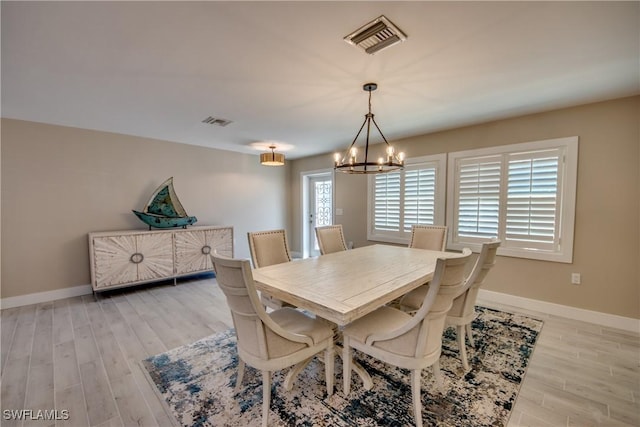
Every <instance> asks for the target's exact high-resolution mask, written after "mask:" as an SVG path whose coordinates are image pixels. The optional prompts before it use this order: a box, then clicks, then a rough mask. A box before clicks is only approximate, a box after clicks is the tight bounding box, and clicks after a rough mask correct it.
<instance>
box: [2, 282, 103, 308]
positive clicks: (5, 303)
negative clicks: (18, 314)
mask: <svg viewBox="0 0 640 427" xmlns="http://www.w3.org/2000/svg"><path fill="white" fill-rule="evenodd" d="M91 293H93V289H92V288H91V285H80V286H74V287H72V288H64V289H56V290H55V291H47V292H36V293H34V294H27V295H19V296H17V297H8V298H2V299H0V308H13V307H21V306H23V305H30V304H39V303H41V302H47V301H55V300H57V299H63V298H71V297H77V296H80V295H89V294H91Z"/></svg>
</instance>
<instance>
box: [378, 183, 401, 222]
mask: <svg viewBox="0 0 640 427" xmlns="http://www.w3.org/2000/svg"><path fill="white" fill-rule="evenodd" d="M374 218H375V219H374V227H375V229H376V230H382V231H398V230H400V172H390V173H384V174H380V175H375V201H374Z"/></svg>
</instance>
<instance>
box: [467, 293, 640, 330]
mask: <svg viewBox="0 0 640 427" xmlns="http://www.w3.org/2000/svg"><path fill="white" fill-rule="evenodd" d="M478 299H479V300H480V302H482V301H487V302H489V303H490V302H495V303H499V304H506V305H511V306H513V307H517V308H523V309H527V310H533V311H539V312H541V313H545V314H552V315H554V316H559V317H565V318H568V319H573V320H580V321H583V322H589V323H595V324H598V325H602V326H607V327H610V328H616V329H622V330H625V331H629V332H634V333H637V334H640V319H633V318H631V317H623V316H617V315H615V314H608V313H601V312H599V311H591V310H585V309H582V308H576V307H570V306H567V305H560V304H554V303H551V302H546V301H540V300H535V299H530V298H524V297H518V296H515V295H509V294H503V293H500V292H493V291H487V290H485V289H480V292H479V293H478Z"/></svg>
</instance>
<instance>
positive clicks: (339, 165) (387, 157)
mask: <svg viewBox="0 0 640 427" xmlns="http://www.w3.org/2000/svg"><path fill="white" fill-rule="evenodd" d="M377 88H378V85H377V84H375V83H367V84H365V85H364V86H362V89H363V90H365V91H367V92H369V112H368V113H367V114H365V116H364V122H363V123H362V126H360V130H359V131H358V134H357V135H356V137H355V138H353V142H352V143H351V145H350V146H349V148H348V149H347V151H346V152H345V153H344V155H341V154H340V153H335V154H334V161H335V163H334V169H335V170H337V171H340V172H344V173H350V174H373V173H386V172H392V171H394V170H399V169H404V153H398V154H396V153H395V149H394V148H393V147H392V146H391V144H389V142H388V141H387V138H385V137H384V135H383V134H382V131H381V130H380V127H379V126H378V124H377V123H376V120H375V119H374V118H373V113H371V92H373V91H374V90H376V89H377ZM371 122H373V124H374V125H375V127H376V129H378V133H380V136H381V137H382V139H383V140H384V143H385V144H386V150H385V153H384V156H381V157H378V161H377V162H370V161H369V134H370V132H371ZM365 125H366V126H367V139H366V143H365V147H364V159H363V161H358V149H357V147H356V146H355V143H356V141H357V140H358V137H359V136H360V133H362V129H364V127H365ZM372 157H373V156H372Z"/></svg>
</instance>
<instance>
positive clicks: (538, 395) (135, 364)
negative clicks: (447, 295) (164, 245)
mask: <svg viewBox="0 0 640 427" xmlns="http://www.w3.org/2000/svg"><path fill="white" fill-rule="evenodd" d="M484 305H487V306H492V307H496V308H500V309H503V310H507V311H513V312H522V313H524V314H528V315H531V316H533V317H537V318H541V319H543V320H544V322H545V324H544V327H543V331H542V334H541V335H540V338H539V340H538V344H537V345H536V348H535V351H534V354H533V356H532V359H531V363H530V365H529V369H528V372H527V375H526V378H525V381H524V383H523V385H522V388H521V391H520V394H519V397H518V400H517V404H516V406H515V408H514V410H513V413H512V416H511V419H510V422H509V426H539V427H545V426H592V425H593V426H596V425H604V426H640V337H639V336H638V335H637V334H632V333H628V332H624V331H620V330H614V329H610V328H605V327H601V326H598V325H594V324H590V323H584V322H578V321H573V320H567V319H563V318H559V317H555V316H548V315H544V314H541V313H536V312H524V311H523V310H519V309H515V308H511V307H505V306H498V305H493V304H489V303H486V302H485V304H484ZM1 314H2V317H1V319H2V323H1V326H2V330H1V338H2V341H1V344H0V345H1V346H0V350H1V352H0V357H1V358H0V362H1V363H2V365H1V367H0V369H1V371H2V379H1V392H2V395H1V398H2V403H1V408H2V410H3V411H2V419H0V424H1V425H2V426H31V425H38V426H54V425H56V426H104V427H107V426H125V427H128V426H136V425H140V426H168V425H170V424H171V423H170V420H169V419H168V418H167V415H166V414H165V413H164V411H163V408H162V406H161V405H160V403H159V401H158V399H157V397H156V395H155V394H154V392H153V390H152V388H151V386H150V385H149V384H148V382H147V380H146V378H145V377H144V375H143V373H142V371H141V368H140V365H139V362H140V360H142V359H144V358H146V357H148V356H151V355H154V354H157V353H161V352H163V351H166V350H168V349H171V348H174V347H177V346H181V345H184V344H188V343H191V342H193V341H196V340H198V339H200V338H203V337H205V336H208V335H211V334H213V333H215V332H219V331H223V330H226V329H227V328H229V327H230V326H231V318H230V315H229V311H228V309H227V306H226V302H225V299H224V295H223V294H222V292H221V291H220V289H219V288H218V287H217V285H216V284H215V279H211V278H205V279H199V280H183V281H180V282H179V283H178V286H173V285H171V284H160V285H156V286H152V287H151V286H150V287H138V288H134V289H128V290H124V291H117V292H112V293H108V294H106V296H104V297H100V298H98V299H97V300H96V299H95V298H94V297H93V296H84V297H76V298H69V299H65V300H58V301H53V302H47V303H41V304H37V305H30V306H24V307H19V308H11V309H5V310H2V312H1ZM54 408H55V409H57V410H59V411H61V410H68V411H69V419H68V420H58V421H40V420H38V421H24V422H21V421H15V420H6V419H4V418H5V415H6V412H5V410H15V409H32V410H34V414H35V413H36V412H35V411H36V410H38V409H42V410H51V409H54ZM59 415H60V416H59V417H60V418H62V413H59Z"/></svg>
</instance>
